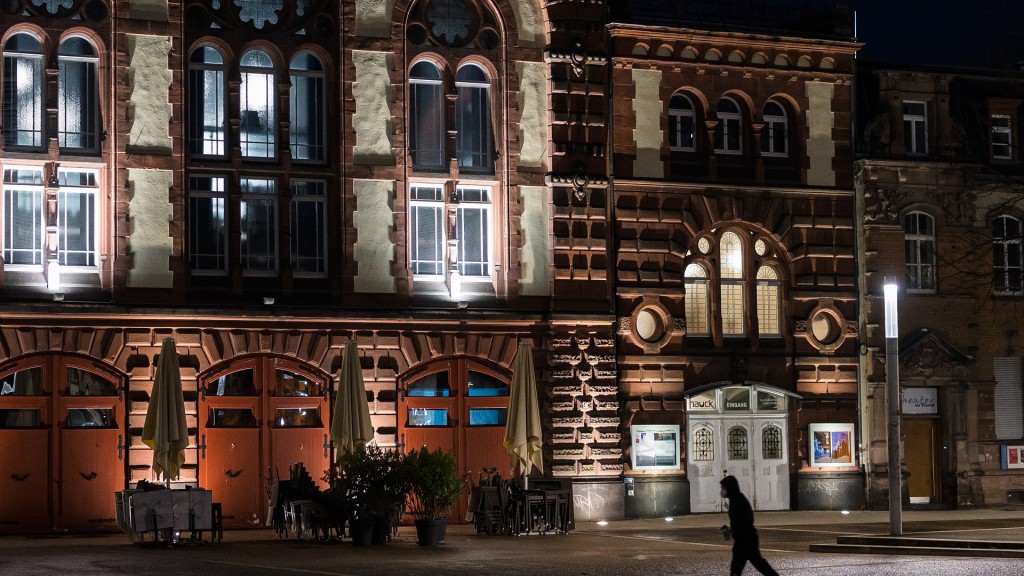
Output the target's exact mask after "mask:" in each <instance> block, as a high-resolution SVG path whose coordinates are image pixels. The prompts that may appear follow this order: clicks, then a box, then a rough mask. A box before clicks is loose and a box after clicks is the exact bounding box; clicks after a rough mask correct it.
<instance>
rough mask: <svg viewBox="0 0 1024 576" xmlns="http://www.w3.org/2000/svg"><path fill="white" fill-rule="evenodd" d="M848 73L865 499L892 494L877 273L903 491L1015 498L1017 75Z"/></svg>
mask: <svg viewBox="0 0 1024 576" xmlns="http://www.w3.org/2000/svg"><path fill="white" fill-rule="evenodd" d="M858 81H859V85H860V87H861V89H860V94H861V95H862V98H863V101H862V102H860V103H859V106H858V110H859V124H858V135H859V138H858V145H859V147H860V150H861V151H862V155H861V157H860V158H859V159H858V161H857V168H856V170H857V172H856V174H857V175H856V181H857V192H858V200H859V202H858V212H857V222H858V227H859V232H858V237H859V238H861V244H860V247H859V249H858V251H859V255H860V269H861V273H862V274H863V277H864V282H863V283H862V284H861V287H860V288H861V302H862V308H861V311H862V312H861V317H860V323H861V331H862V347H861V369H862V371H863V374H864V385H863V387H862V390H861V393H862V398H861V402H862V404H861V405H862V408H863V414H862V419H863V426H862V428H863V429H864V446H865V448H866V449H867V450H868V451H869V453H868V457H867V458H866V459H865V464H866V469H867V470H866V471H867V498H868V502H869V504H870V505H871V506H874V507H885V506H886V502H887V498H888V483H887V474H888V457H887V453H886V422H887V408H886V406H887V405H886V393H885V384H886V366H885V364H884V362H885V335H884V331H883V328H884V310H883V298H882V284H883V281H884V278H886V277H892V278H894V279H895V280H896V282H897V284H898V285H899V300H898V301H899V378H900V386H901V395H902V401H901V406H900V413H901V426H902V434H901V444H902V449H903V464H902V465H903V466H904V474H905V475H907V476H905V477H906V485H905V489H906V494H905V495H904V497H905V501H906V503H908V504H922V505H924V504H932V505H941V506H953V507H956V506H978V505H984V504H1005V503H1013V502H1017V501H1019V498H1020V483H1021V475H1020V471H1019V470H1014V463H1015V462H1013V461H1010V460H1014V461H1016V462H1019V447H1017V450H1016V451H1015V450H1014V447H1015V445H1018V444H1019V443H1020V442H1021V438H1022V437H1024V430H1022V429H1021V414H1022V410H1021V400H1020V398H1021V392H1020V390H1021V385H1020V381H1021V376H1020V374H1021V368H1020V360H1019V356H1020V351H1019V347H1020V345H1021V342H1020V337H1019V329H1018V325H1019V316H1020V313H1021V310H1022V309H1021V300H1020V296H1021V282H1020V275H1019V273H1018V272H1017V270H1019V269H1020V262H1021V260H1020V259H1021V254H1020V250H1019V248H1018V246H1019V245H1020V237H1021V228H1020V225H1019V222H1020V220H1019V218H1020V216H1021V214H1020V209H1019V205H1020V199H1021V195H1020V194H1021V192H1022V190H1024V188H1022V187H1021V184H1022V180H1021V176H1022V175H1024V172H1022V171H1021V165H1020V155H1019V139H1020V126H1021V124H1020V120H1021V116H1020V110H1021V104H1022V102H1024V79H1022V78H1021V76H1020V74H1019V73H1016V74H1015V73H1008V74H1004V73H996V72H994V71H991V72H983V71H977V70H970V71H964V70H934V69H915V68H886V67H883V66H878V65H865V66H864V67H862V69H861V74H860V76H859V77H858ZM1010 452H1015V453H1014V454H1013V456H1017V458H1011V456H1010ZM1004 453H1006V455H1005V456H1004ZM907 498H909V500H906V499H907Z"/></svg>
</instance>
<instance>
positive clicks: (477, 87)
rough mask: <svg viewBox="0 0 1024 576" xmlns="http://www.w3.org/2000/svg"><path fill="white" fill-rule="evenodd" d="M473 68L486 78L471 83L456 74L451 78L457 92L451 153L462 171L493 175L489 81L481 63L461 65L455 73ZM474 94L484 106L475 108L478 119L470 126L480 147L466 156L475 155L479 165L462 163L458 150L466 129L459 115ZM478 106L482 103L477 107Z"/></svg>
mask: <svg viewBox="0 0 1024 576" xmlns="http://www.w3.org/2000/svg"><path fill="white" fill-rule="evenodd" d="M469 67H473V68H476V69H478V70H480V72H481V73H482V74H483V75H484V77H485V78H487V81H486V82H479V81H477V82H474V81H468V80H458V79H457V78H458V73H456V81H455V92H456V93H457V94H458V98H457V100H456V106H455V124H456V127H455V128H456V138H455V155H456V157H457V158H458V159H459V160H458V161H459V168H460V169H461V170H464V171H466V172H473V173H481V174H493V173H494V130H493V126H492V124H493V123H492V121H491V113H492V110H491V81H490V76H489V75H488V74H487V70H485V69H484V68H483V67H482V66H479V65H477V64H464V65H463V66H461V67H460V68H459V72H462V70H464V69H466V68H469ZM470 96H472V97H474V98H475V100H476V102H477V103H482V105H486V109H483V110H477V111H476V115H475V117H474V119H475V120H476V121H477V122H478V125H474V126H473V129H474V131H475V132H477V133H478V134H477V135H478V136H479V138H480V143H481V146H482V148H481V149H479V150H474V151H470V155H471V156H472V157H474V158H476V157H479V159H480V160H481V164H478V165H473V166H465V165H463V163H462V152H463V151H464V150H463V149H462V148H461V147H460V143H461V142H462V135H463V134H464V133H465V132H467V130H466V128H465V126H463V125H462V118H463V117H464V116H465V111H464V107H465V106H468V105H469V104H467V98H468V97H470ZM481 107H482V106H481Z"/></svg>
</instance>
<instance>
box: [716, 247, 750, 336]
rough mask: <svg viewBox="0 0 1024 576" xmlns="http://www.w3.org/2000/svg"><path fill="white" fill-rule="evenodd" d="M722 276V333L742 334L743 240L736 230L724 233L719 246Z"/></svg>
mask: <svg viewBox="0 0 1024 576" xmlns="http://www.w3.org/2000/svg"><path fill="white" fill-rule="evenodd" d="M719 259H720V263H719V266H720V272H721V277H722V292H721V293H722V333H723V334H725V335H726V336H742V335H743V334H744V328H743V324H744V322H743V304H744V296H743V283H744V282H743V279H744V274H743V268H744V267H743V264H744V259H743V241H742V240H740V237H739V235H738V234H736V233H735V232H726V233H724V234H722V239H721V244H720V247H719Z"/></svg>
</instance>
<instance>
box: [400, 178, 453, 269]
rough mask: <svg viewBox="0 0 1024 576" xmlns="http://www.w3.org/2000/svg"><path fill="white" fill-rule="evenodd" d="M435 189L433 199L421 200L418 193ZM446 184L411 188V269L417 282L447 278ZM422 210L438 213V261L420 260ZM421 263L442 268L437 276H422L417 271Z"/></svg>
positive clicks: (436, 230)
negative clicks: (419, 243) (419, 219)
mask: <svg viewBox="0 0 1024 576" xmlns="http://www.w3.org/2000/svg"><path fill="white" fill-rule="evenodd" d="M427 189H433V191H434V192H435V194H433V199H428V198H426V197H425V195H424V197H423V198H420V197H419V196H420V195H419V194H417V191H419V190H427ZM444 189H445V186H444V184H430V183H414V184H412V185H410V187H409V218H408V221H409V267H410V268H411V269H412V272H413V280H414V281H417V280H420V281H443V280H444V277H445V270H446V268H447V265H448V253H447V242H446V238H445V235H446V234H445V228H446V226H447V225H448V221H447V215H446V212H445V201H444V194H445V192H444ZM420 209H429V210H435V211H436V214H437V215H436V217H435V224H436V227H435V240H436V245H437V247H438V257H437V259H432V260H425V259H422V258H418V249H417V246H418V243H417V236H418V234H419V229H418V227H417V222H418V219H417V211H418V210H420ZM419 262H423V263H428V262H429V263H432V264H433V265H436V266H438V267H439V268H440V271H439V272H438V273H437V274H422V273H419V272H417V271H416V265H417V263H419Z"/></svg>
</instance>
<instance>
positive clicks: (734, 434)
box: [726, 426, 750, 460]
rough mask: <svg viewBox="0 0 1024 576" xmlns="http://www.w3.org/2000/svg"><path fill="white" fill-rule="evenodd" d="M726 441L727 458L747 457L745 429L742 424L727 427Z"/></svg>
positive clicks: (739, 458)
mask: <svg viewBox="0 0 1024 576" xmlns="http://www.w3.org/2000/svg"><path fill="white" fill-rule="evenodd" d="M726 442H727V444H728V446H727V448H728V459H729V460H746V459H748V458H749V454H750V451H749V448H748V442H747V429H746V428H744V427H743V426H733V427H732V428H729V432H728V433H727V435H726Z"/></svg>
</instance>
